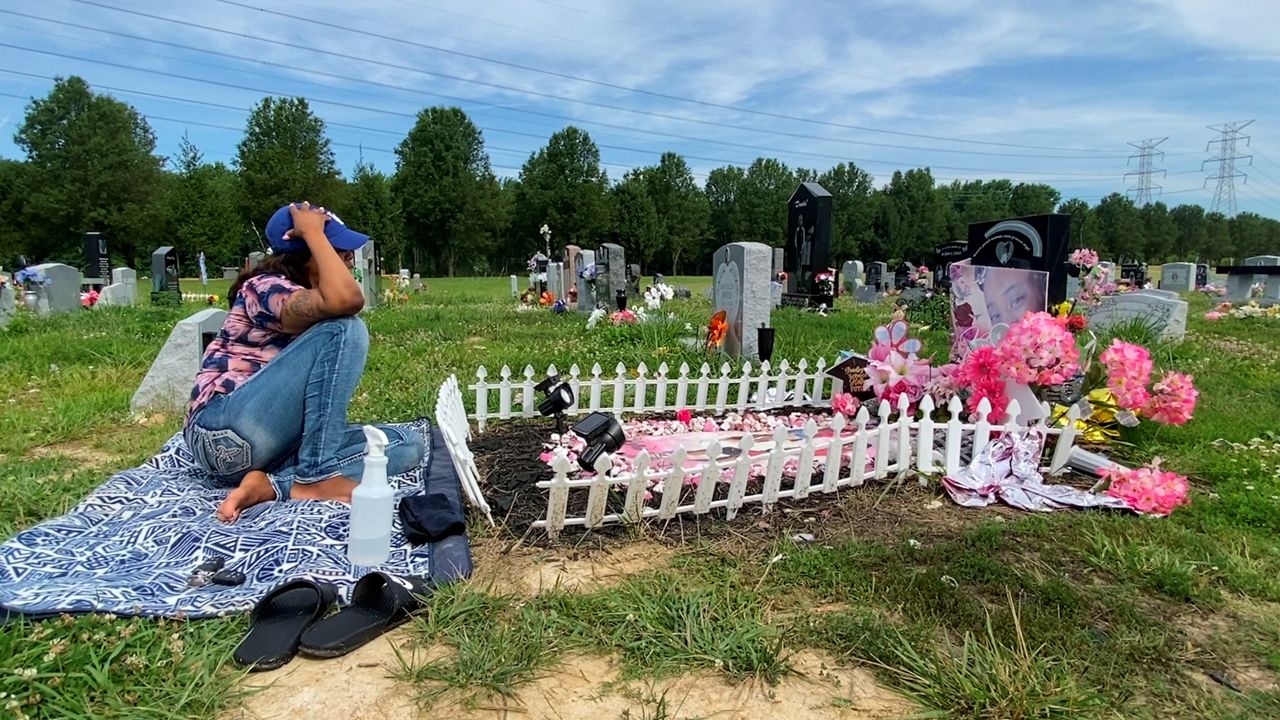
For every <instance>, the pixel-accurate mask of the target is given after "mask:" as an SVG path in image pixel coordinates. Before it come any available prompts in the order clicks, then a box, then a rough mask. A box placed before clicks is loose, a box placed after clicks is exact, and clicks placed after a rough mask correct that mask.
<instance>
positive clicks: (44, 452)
mask: <svg viewBox="0 0 1280 720" xmlns="http://www.w3.org/2000/svg"><path fill="white" fill-rule="evenodd" d="M27 455H28V457H31V458H41V459H43V458H52V457H65V458H69V459H71V460H74V461H75V462H76V463H77V464H79V465H80V466H82V467H84V468H101V467H108V466H113V465H117V464H119V462H120V456H119V455H116V454H115V453H110V452H107V451H105V450H100V449H98V448H96V447H94V446H92V445H90V444H88V443H85V442H81V441H77V440H73V441H70V442H63V443H58V444H56V445H42V446H40V447H35V448H31V451H30V452H28V453H27Z"/></svg>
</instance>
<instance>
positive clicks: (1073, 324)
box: [1067, 315, 1089, 333]
mask: <svg viewBox="0 0 1280 720" xmlns="http://www.w3.org/2000/svg"><path fill="white" fill-rule="evenodd" d="M1088 324H1089V321H1088V320H1086V319H1085V317H1084V316H1083V315H1069V316H1067V329H1068V330H1070V331H1071V332H1073V333H1078V332H1080V331H1081V330H1084V329H1085V326H1087V325H1088Z"/></svg>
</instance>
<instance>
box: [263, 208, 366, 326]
mask: <svg viewBox="0 0 1280 720" xmlns="http://www.w3.org/2000/svg"><path fill="white" fill-rule="evenodd" d="M289 212H290V214H291V215H292V216H293V230H291V231H290V234H291V235H294V236H298V235H300V236H301V237H302V239H303V240H304V241H306V243H307V247H308V248H310V250H311V262H312V263H314V265H315V268H316V275H318V278H317V280H316V286H315V288H314V289H310V290H299V291H298V292H295V293H294V294H293V295H291V296H289V299H288V300H286V301H285V305H284V310H283V311H282V312H281V313H280V321H281V322H280V324H281V326H282V327H283V329H284V331H285V332H288V333H294V334H297V333H300V332H302V331H304V330H306V329H307V328H309V327H311V326H312V325H315V324H316V323H318V322H320V321H321V320H327V319H329V318H333V317H346V316H348V315H355V314H356V313H358V312H360V310H361V309H362V308H363V307H364V294H363V293H362V292H361V290H360V285H359V284H358V283H356V280H355V278H353V277H352V276H351V270H350V269H349V268H348V267H347V264H346V262H344V261H343V260H342V258H341V257H339V256H338V253H337V251H336V250H334V249H333V246H332V245H330V244H329V240H328V238H326V237H325V234H324V223H325V220H326V218H327V215H326V214H325V212H324V209H323V208H312V207H311V206H310V205H309V204H308V203H302V204H300V205H291V206H290V207H289Z"/></svg>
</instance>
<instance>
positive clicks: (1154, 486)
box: [1101, 458, 1189, 515]
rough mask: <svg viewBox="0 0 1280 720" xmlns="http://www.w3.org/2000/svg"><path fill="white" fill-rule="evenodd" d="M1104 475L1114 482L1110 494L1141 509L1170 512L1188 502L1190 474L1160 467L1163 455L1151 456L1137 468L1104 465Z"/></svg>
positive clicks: (1159, 512)
mask: <svg viewBox="0 0 1280 720" xmlns="http://www.w3.org/2000/svg"><path fill="white" fill-rule="evenodd" d="M1101 475H1102V477H1103V479H1105V480H1109V481H1110V482H1111V485H1110V487H1108V488H1107V494H1108V495H1110V496H1111V497H1115V498H1120V499H1121V500H1124V501H1125V503H1126V504H1128V505H1129V507H1130V508H1131V509H1133V510H1134V511H1136V512H1139V513H1144V514H1150V515H1168V514H1169V513H1171V512H1173V510H1174V509H1175V508H1177V507H1178V506H1180V505H1186V504H1187V503H1188V502H1189V501H1188V500H1187V491H1188V489H1189V486H1188V484H1187V478H1186V477H1184V476H1182V475H1179V474H1177V473H1174V472H1169V471H1167V470H1161V469H1160V458H1155V459H1154V460H1152V461H1151V464H1150V465H1148V466H1147V467H1141V468H1136V469H1134V470H1112V469H1103V470H1102V472H1101Z"/></svg>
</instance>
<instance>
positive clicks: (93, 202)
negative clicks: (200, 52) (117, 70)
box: [14, 76, 163, 267]
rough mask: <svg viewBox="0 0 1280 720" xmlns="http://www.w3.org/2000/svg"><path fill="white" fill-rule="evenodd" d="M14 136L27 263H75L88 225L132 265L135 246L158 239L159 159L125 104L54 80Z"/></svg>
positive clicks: (77, 83)
mask: <svg viewBox="0 0 1280 720" xmlns="http://www.w3.org/2000/svg"><path fill="white" fill-rule="evenodd" d="M14 141H15V142H16V143H17V144H18V146H19V147H21V148H22V149H23V150H25V151H26V153H27V167H26V168H25V172H24V173H23V174H24V175H25V177H24V178H23V184H22V187H23V191H22V192H23V194H24V198H23V209H22V218H23V224H24V226H25V227H26V228H27V230H28V231H29V232H30V233H31V239H30V241H29V243H30V244H29V250H30V251H31V252H32V253H33V254H35V255H36V257H33V258H32V260H38V259H45V258H49V259H57V260H64V261H67V262H68V263H69V264H71V265H79V264H80V258H81V252H80V250H81V242H80V237H81V233H83V232H85V231H88V230H98V231H101V232H104V233H106V236H107V240H108V243H109V247H110V248H111V249H112V250H114V251H115V253H116V254H117V255H119V256H123V258H124V259H125V261H126V262H128V263H130V264H134V263H136V262H137V256H138V248H139V247H140V246H141V247H148V248H149V247H150V243H152V242H155V241H158V240H159V239H161V238H160V235H161V232H162V228H161V212H162V211H161V208H162V205H161V203H160V202H159V200H160V193H161V189H162V182H163V180H162V170H161V168H162V165H163V160H162V159H161V158H159V157H157V156H156V155H155V154H154V152H155V147H156V140H155V135H154V134H153V133H152V132H151V127H150V126H149V125H148V124H147V122H146V120H145V119H144V118H143V117H142V116H141V115H139V114H138V112H137V111H136V110H134V109H133V108H132V107H130V106H129V105H126V104H125V103H122V102H120V101H119V100H116V99H114V98H112V97H110V96H107V95H100V94H96V93H94V92H93V91H92V90H90V88H89V85H88V83H86V82H85V81H84V80H82V79H81V78H78V77H74V76H73V77H70V78H66V79H62V78H59V79H57V80H56V81H55V82H54V85H53V89H52V90H50V91H49V94H48V95H47V96H46V97H45V98H43V99H39V100H33V101H32V102H31V103H30V104H29V105H28V106H27V111H26V117H25V118H24V120H23V123H22V125H21V127H19V128H18V132H17V134H16V135H14ZM135 267H136V265H135Z"/></svg>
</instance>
